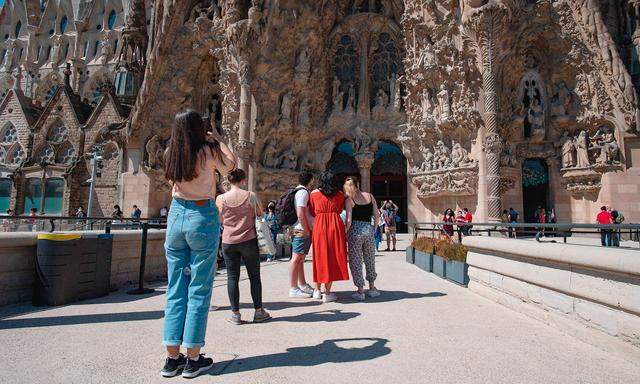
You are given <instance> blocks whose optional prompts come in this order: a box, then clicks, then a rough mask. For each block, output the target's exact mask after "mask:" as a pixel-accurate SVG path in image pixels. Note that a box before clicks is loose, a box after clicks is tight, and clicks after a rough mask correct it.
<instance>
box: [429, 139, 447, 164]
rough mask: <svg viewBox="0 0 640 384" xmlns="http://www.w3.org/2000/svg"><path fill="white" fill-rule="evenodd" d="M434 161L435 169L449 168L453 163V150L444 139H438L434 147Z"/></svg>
mask: <svg viewBox="0 0 640 384" xmlns="http://www.w3.org/2000/svg"><path fill="white" fill-rule="evenodd" d="M433 161H434V168H435V169H444V168H447V167H449V165H450V163H451V150H450V149H449V148H448V147H447V146H446V145H445V144H444V142H443V141H442V140H438V142H437V143H436V145H435V146H434V147H433Z"/></svg>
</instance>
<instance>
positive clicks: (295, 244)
mask: <svg viewBox="0 0 640 384" xmlns="http://www.w3.org/2000/svg"><path fill="white" fill-rule="evenodd" d="M311 180H313V174H312V173H311V172H308V171H303V172H302V173H301V174H300V175H299V176H298V182H299V183H300V184H299V185H298V186H297V187H296V189H297V190H298V191H297V192H296V194H295V207H296V214H297V216H298V221H297V222H296V223H295V224H294V225H293V239H292V244H291V245H292V248H293V249H292V251H291V253H292V255H291V262H290V263H289V278H290V282H291V289H290V290H289V297H311V296H312V294H313V288H312V287H311V286H310V285H309V284H307V280H306V278H305V276H304V260H305V258H306V257H307V254H308V253H309V249H310V248H311V229H312V227H313V218H312V217H311V214H310V213H309V208H308V204H309V191H308V190H307V187H308V186H309V184H311Z"/></svg>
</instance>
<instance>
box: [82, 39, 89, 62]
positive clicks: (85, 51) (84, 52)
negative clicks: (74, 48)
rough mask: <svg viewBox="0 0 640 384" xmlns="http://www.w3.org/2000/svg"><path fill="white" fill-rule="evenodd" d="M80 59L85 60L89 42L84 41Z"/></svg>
mask: <svg viewBox="0 0 640 384" xmlns="http://www.w3.org/2000/svg"><path fill="white" fill-rule="evenodd" d="M82 52H83V54H82V57H84V58H86V57H87V53H89V42H88V41H85V42H84V48H83V49H82Z"/></svg>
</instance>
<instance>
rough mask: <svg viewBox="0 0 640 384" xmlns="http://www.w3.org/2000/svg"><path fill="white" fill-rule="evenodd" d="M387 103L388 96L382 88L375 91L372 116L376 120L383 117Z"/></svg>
mask: <svg viewBox="0 0 640 384" xmlns="http://www.w3.org/2000/svg"><path fill="white" fill-rule="evenodd" d="M388 103H389V96H387V93H386V92H385V91H383V90H382V89H378V93H376V104H375V105H374V106H373V110H372V112H373V118H374V119H376V120H382V119H384V116H385V112H386V110H387V105H388Z"/></svg>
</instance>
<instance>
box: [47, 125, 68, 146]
mask: <svg viewBox="0 0 640 384" xmlns="http://www.w3.org/2000/svg"><path fill="white" fill-rule="evenodd" d="M68 138H69V130H68V129H67V127H65V126H64V124H62V123H58V125H56V126H55V127H54V128H52V129H51V130H50V131H49V136H48V137H47V140H49V141H50V142H52V143H54V144H60V143H62V142H63V141H66V140H67V139H68Z"/></svg>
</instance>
